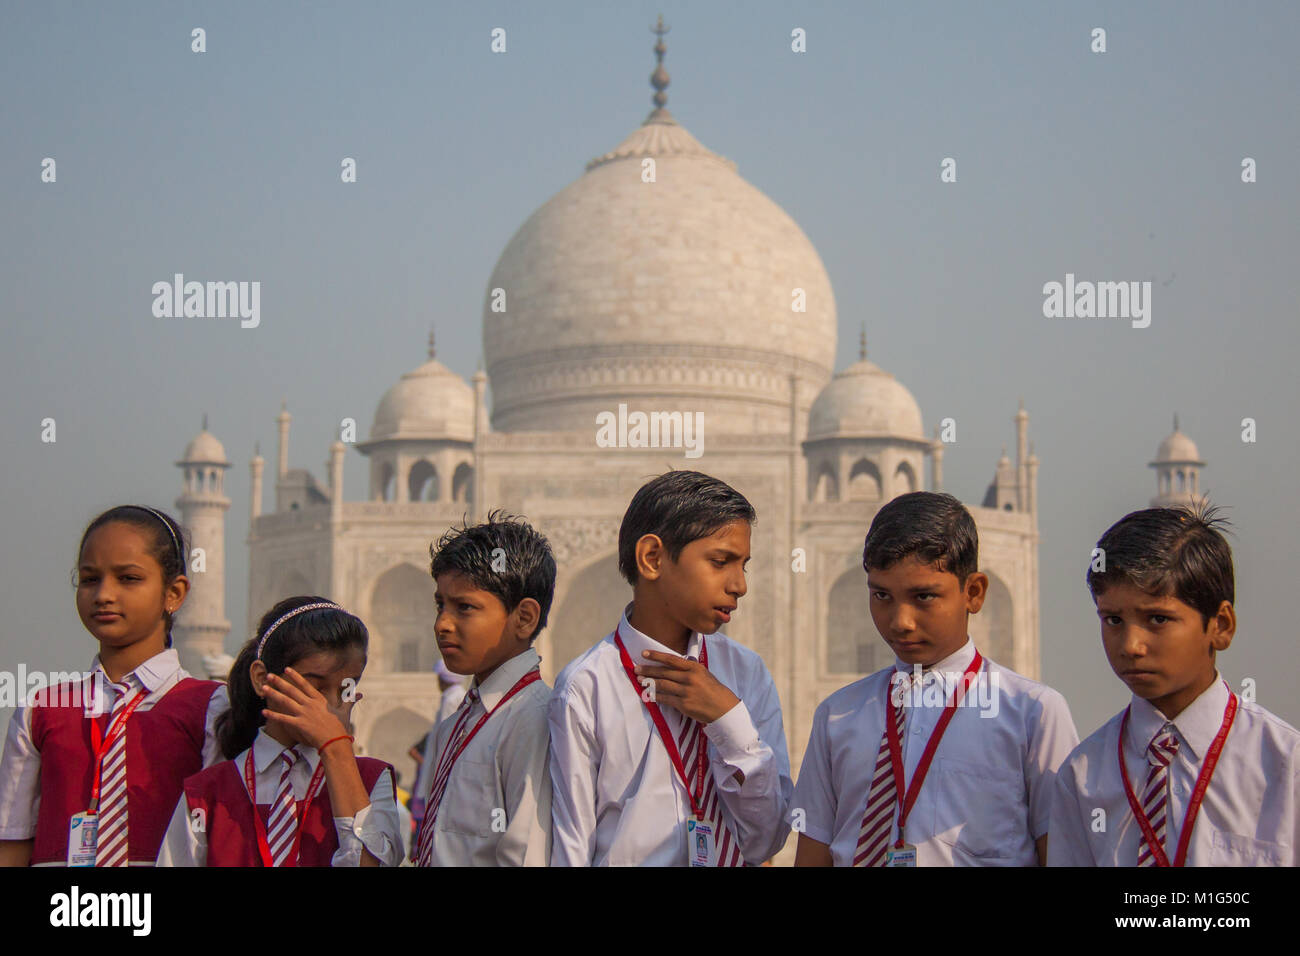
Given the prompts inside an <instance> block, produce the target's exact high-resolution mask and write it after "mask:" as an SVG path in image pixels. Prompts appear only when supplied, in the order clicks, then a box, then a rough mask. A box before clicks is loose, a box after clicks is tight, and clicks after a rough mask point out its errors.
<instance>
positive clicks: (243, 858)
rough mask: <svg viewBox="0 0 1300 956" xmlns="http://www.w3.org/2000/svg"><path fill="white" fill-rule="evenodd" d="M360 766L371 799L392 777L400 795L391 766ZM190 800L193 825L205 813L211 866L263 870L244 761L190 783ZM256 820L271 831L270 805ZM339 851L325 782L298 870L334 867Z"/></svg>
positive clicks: (305, 829) (365, 760) (364, 760)
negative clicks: (386, 775)
mask: <svg viewBox="0 0 1300 956" xmlns="http://www.w3.org/2000/svg"><path fill="white" fill-rule="evenodd" d="M356 760H357V770H358V771H359V772H360V774H361V782H362V783H363V784H364V785H365V788H366V793H369V792H370V791H372V790H373V789H374V788H375V782H376V781H377V780H378V779H379V776H380V774H382V773H384V772H385V771H387V772H388V773H389V774H390V777H389V782H390V783H394V786H393V794H394V795H396V793H397V787H396V784H395V782H394V781H393V780H392V777H391V774H392V772H393V768H392V766H390V765H389V764H386V763H384V761H382V760H376V759H375V758H373V757H357V758H356ZM185 799H186V801H187V803H188V805H189V810H190V819H191V820H192V821H193V820H194V819H195V811H196V810H201V811H202V814H203V815H202V817H201V819H202V821H203V826H204V828H205V831H206V833H207V838H208V866H261V865H262V857H261V854H260V853H258V849H257V830H256V828H255V827H254V825H253V802H252V801H251V800H249V798H248V787H247V785H246V784H245V783H244V765H243V760H242V759H236V760H227V761H225V762H223V763H219V764H215V765H213V766H211V767H209V768H208V769H207V770H204V771H202V772H200V773H196V774H195V775H194V776H192V777H190V778H189V779H188V780H186V781H185ZM298 812H299V813H301V812H302V801H301V800H299V801H298ZM257 814H258V816H260V817H261V818H262V825H263V826H266V824H267V822H268V821H269V819H270V815H271V807H270V805H269V804H258V807H257ZM338 848H339V838H338V833H336V832H335V830H334V814H333V812H332V811H331V809H330V795H329V787H328V786H327V785H326V784H325V782H324V781H322V782H321V785H320V792H318V793H317V794H316V797H315V799H313V800H312V802H311V808H310V809H309V810H308V811H307V818H306V819H305V820H304V821H303V822H302V842H301V843H300V844H299V845H298V865H299V866H329V865H330V860H331V859H332V858H333V856H334V853H335V851H336V850H338Z"/></svg>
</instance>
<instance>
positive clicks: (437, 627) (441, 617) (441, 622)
mask: <svg viewBox="0 0 1300 956" xmlns="http://www.w3.org/2000/svg"><path fill="white" fill-rule="evenodd" d="M433 633H434V634H436V635H438V636H439V637H446V636H447V635H449V634H450V633H451V616H450V615H449V614H448V613H447V610H446V608H444V609H442V610H441V611H439V612H438V616H437V617H435V618H434V619H433Z"/></svg>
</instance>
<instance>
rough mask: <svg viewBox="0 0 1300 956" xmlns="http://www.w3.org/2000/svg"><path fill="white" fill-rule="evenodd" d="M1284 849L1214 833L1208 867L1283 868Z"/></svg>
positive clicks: (1242, 837) (1227, 834)
mask: <svg viewBox="0 0 1300 956" xmlns="http://www.w3.org/2000/svg"><path fill="white" fill-rule="evenodd" d="M1285 858H1286V848H1285V847H1283V846H1282V845H1281V844H1278V843H1266V842H1264V841H1263V840H1256V839H1254V838H1253V837H1248V836H1242V835H1240V834H1238V833H1225V832H1223V831H1222V830H1215V831H1214V839H1213V842H1212V843H1211V845H1210V866H1283V865H1284V863H1283V861H1284V860H1285Z"/></svg>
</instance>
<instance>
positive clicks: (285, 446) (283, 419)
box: [275, 401, 293, 512]
mask: <svg viewBox="0 0 1300 956" xmlns="http://www.w3.org/2000/svg"><path fill="white" fill-rule="evenodd" d="M292 420H293V418H292V416H291V415H290V414H289V409H288V406H287V405H286V403H285V402H283V401H282V402H280V414H279V415H276V416H275V424H276V428H277V430H278V431H279V433H280V449H279V453H280V454H279V458H280V460H279V463H278V464H277V466H276V470H275V510H276V511H277V512H279V511H284V510H285V502H284V489H283V487H282V485H283V483H284V479H285V476H286V475H288V474H289V422H290V421H292Z"/></svg>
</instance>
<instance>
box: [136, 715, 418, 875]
mask: <svg viewBox="0 0 1300 956" xmlns="http://www.w3.org/2000/svg"><path fill="white" fill-rule="evenodd" d="M250 752H251V753H252V758H253V774H254V787H255V789H256V791H257V793H256V801H257V807H256V810H254V807H253V800H251V799H250V797H249V789H248V783H247V781H246V779H245V776H244V774H245V762H246V760H247V758H248V756H249V753H250ZM356 761H357V770H358V771H359V772H360V774H361V782H362V784H364V785H365V788H366V791H367V793H369V794H370V805H369V806H367V807H364V808H363V809H362V810H361V811H360V812H359V813H358V814H357V815H356V816H355V817H340V816H334V814H333V812H332V810H331V808H330V798H329V787H328V785H327V783H326V781H325V780H324V779H323V775H322V777H321V779H320V780H319V782H318V783H317V788H316V790H315V792H314V795H313V797H312V801H311V804H310V806H309V807H307V810H306V816H305V817H304V816H302V811H303V802H304V801H305V800H306V798H307V795H308V790H309V787H310V785H311V782H312V778H313V776H314V775H315V774H316V770H317V768H318V767H319V765H320V754H319V753H318V752H317V751H316V749H315V748H313V747H308V746H306V745H305V744H298V745H297V746H296V747H285V746H284V744H282V743H280V742H279V741H278V740H275V739H274V738H272V737H271V735H270V734H268V733H267V732H266V728H264V727H263V728H262V729H260V730H258V732H257V737H256V738H255V739H254V741H253V746H252V747H251V748H249V750H245V751H244V752H243V753H241V754H239V755H238V756H237V757H235V759H234V760H226V761H224V762H222V763H219V764H216V765H215V766H212V767H209V768H208V769H206V770H204V771H202V772H200V773H197V774H195V775H194V776H192V777H189V778H188V779H186V781H185V789H184V795H183V797H182V799H181V800H180V801H179V802H178V803H177V804H176V808H175V812H174V813H173V814H172V817H171V823H170V824H169V825H168V827H167V833H166V836H165V837H164V838H163V841H162V848H161V850H160V852H159V854H158V865H159V866H264V865H265V864H264V862H263V859H262V856H261V852H260V850H259V839H258V831H257V824H256V822H255V821H254V819H253V813H254V812H256V813H257V814H258V815H259V817H260V818H261V820H262V826H263V828H264V830H263V832H264V833H265V838H266V839H267V841H268V849H269V850H271V851H272V852H275V851H277V850H280V849H283V851H284V853H283V855H282V858H281V859H276V858H275V857H273V862H274V863H275V865H277V866H359V865H360V863H361V856H362V848H363V847H364V848H365V849H367V850H369V851H370V852H371V854H372V855H373V856H374V857H375V858H376V859H378V860H379V864H380V866H397V865H399V864H400V863H401V862H402V859H403V858H404V856H405V841H404V836H403V833H402V824H401V820H400V818H399V815H398V812H397V797H396V787H395V786H394V782H393V768H392V766H391V765H389V764H387V763H384V762H383V761H382V760H375V759H373V758H371V757H357V758H356ZM286 772H287V775H288V784H289V786H290V787H291V788H292V799H293V806H292V808H291V810H290V811H289V813H288V815H287V818H286V823H287V825H286V826H285V827H279V826H277V825H276V814H275V804H276V800H277V797H278V796H279V795H280V791H281V783H282V781H283V780H284V779H285V776H286ZM299 819H301V822H300V823H295V822H294V821H296V820H299ZM299 828H301V831H302V835H301V837H300V838H299V840H298V844H297V850H296V854H295V853H294V852H293V846H292V843H293V838H294V836H295V835H296V833H297V830H298V829H299ZM281 836H283V837H285V839H284V840H283V841H281V840H279V839H278V838H279V837H281Z"/></svg>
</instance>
